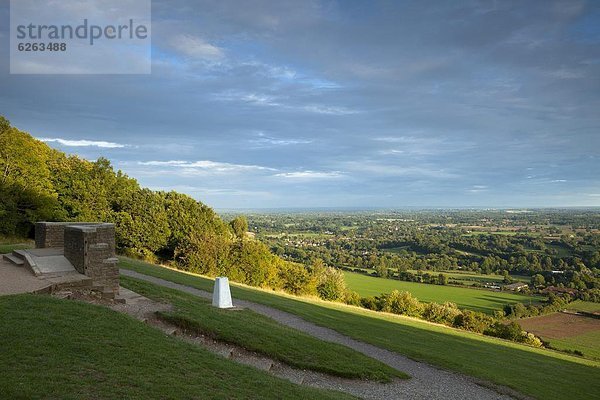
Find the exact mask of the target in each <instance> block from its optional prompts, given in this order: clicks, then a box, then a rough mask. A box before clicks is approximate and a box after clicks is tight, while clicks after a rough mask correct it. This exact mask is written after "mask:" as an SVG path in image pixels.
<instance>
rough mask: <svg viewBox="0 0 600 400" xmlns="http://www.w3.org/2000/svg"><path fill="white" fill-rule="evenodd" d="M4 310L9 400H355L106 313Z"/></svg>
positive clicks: (14, 299)
mask: <svg viewBox="0 0 600 400" xmlns="http://www.w3.org/2000/svg"><path fill="white" fill-rule="evenodd" d="M0 310H1V314H2V318H0V337H2V346H1V348H2V351H0V366H1V367H0V372H1V373H0V393H2V398H7V399H8V398H10V399H25V398H26V399H39V398H45V399H48V398H53V399H54V398H56V399H58V398H60V399H65V400H67V399H82V398H86V399H125V398H135V399H184V398H185V399H223V398H227V399H241V398H264V399H281V398H286V399H307V398H311V399H312V398H314V399H343V398H350V397H349V396H345V395H343V394H341V393H334V392H326V391H322V390H315V389H309V388H306V387H301V386H297V385H294V384H292V383H290V382H287V381H284V380H281V379H277V378H274V377H272V376H270V375H268V374H266V373H262V372H259V371H258V370H255V369H253V368H248V367H244V366H241V365H239V364H236V363H234V362H232V361H228V360H226V359H224V358H221V357H218V356H215V355H213V354H211V353H209V352H208V351H206V350H204V349H202V348H200V347H198V346H194V345H192V344H188V343H185V342H183V341H180V340H177V339H174V338H171V337H168V336H166V335H164V334H163V333H162V332H160V331H158V330H156V329H153V328H151V327H149V326H147V325H145V324H143V323H141V322H138V321H136V320H134V319H132V318H130V317H127V316H125V315H122V314H119V313H117V312H114V311H111V310H109V309H107V308H104V307H101V306H94V305H90V304H86V303H81V302H76V301H68V300H57V299H54V298H51V297H48V296H39V295H18V296H3V297H0ZM90 321H93V323H91V322H90Z"/></svg>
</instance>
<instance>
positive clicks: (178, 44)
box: [171, 34, 225, 61]
mask: <svg viewBox="0 0 600 400" xmlns="http://www.w3.org/2000/svg"><path fill="white" fill-rule="evenodd" d="M171 45H172V46H173V48H175V49H176V50H177V51H179V52H180V53H182V54H184V55H186V56H188V57H190V58H193V59H197V60H208V61H219V60H221V59H223V58H224V57H225V53H224V51H223V49H221V48H220V47H217V46H214V45H212V44H210V43H208V42H207V41H205V40H204V39H202V38H200V37H197V36H192V35H184V34H181V35H177V36H175V37H174V38H173V39H171Z"/></svg>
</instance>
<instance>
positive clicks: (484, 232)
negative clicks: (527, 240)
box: [462, 231, 524, 236]
mask: <svg viewBox="0 0 600 400" xmlns="http://www.w3.org/2000/svg"><path fill="white" fill-rule="evenodd" d="M523 233H524V232H515V231H473V232H469V233H463V234H462V235H463V236H481V235H502V236H515V235H519V234H523Z"/></svg>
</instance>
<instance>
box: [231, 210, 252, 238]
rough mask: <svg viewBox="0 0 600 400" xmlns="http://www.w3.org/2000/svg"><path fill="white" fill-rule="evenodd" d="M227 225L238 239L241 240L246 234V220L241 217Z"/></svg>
mask: <svg viewBox="0 0 600 400" xmlns="http://www.w3.org/2000/svg"><path fill="white" fill-rule="evenodd" d="M229 225H230V226H231V230H232V231H233V234H234V235H235V236H236V237H237V238H238V239H243V238H244V237H245V236H246V232H248V220H247V219H246V217H244V216H243V215H240V216H238V217H235V218H234V219H233V220H231V222H230V223H229Z"/></svg>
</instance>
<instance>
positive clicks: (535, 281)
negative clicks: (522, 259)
mask: <svg viewBox="0 0 600 400" xmlns="http://www.w3.org/2000/svg"><path fill="white" fill-rule="evenodd" d="M531 284H532V285H533V286H534V287H540V286H544V285H545V284H546V279H545V278H544V276H543V275H542V274H535V275H534V276H532V277H531Z"/></svg>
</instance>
